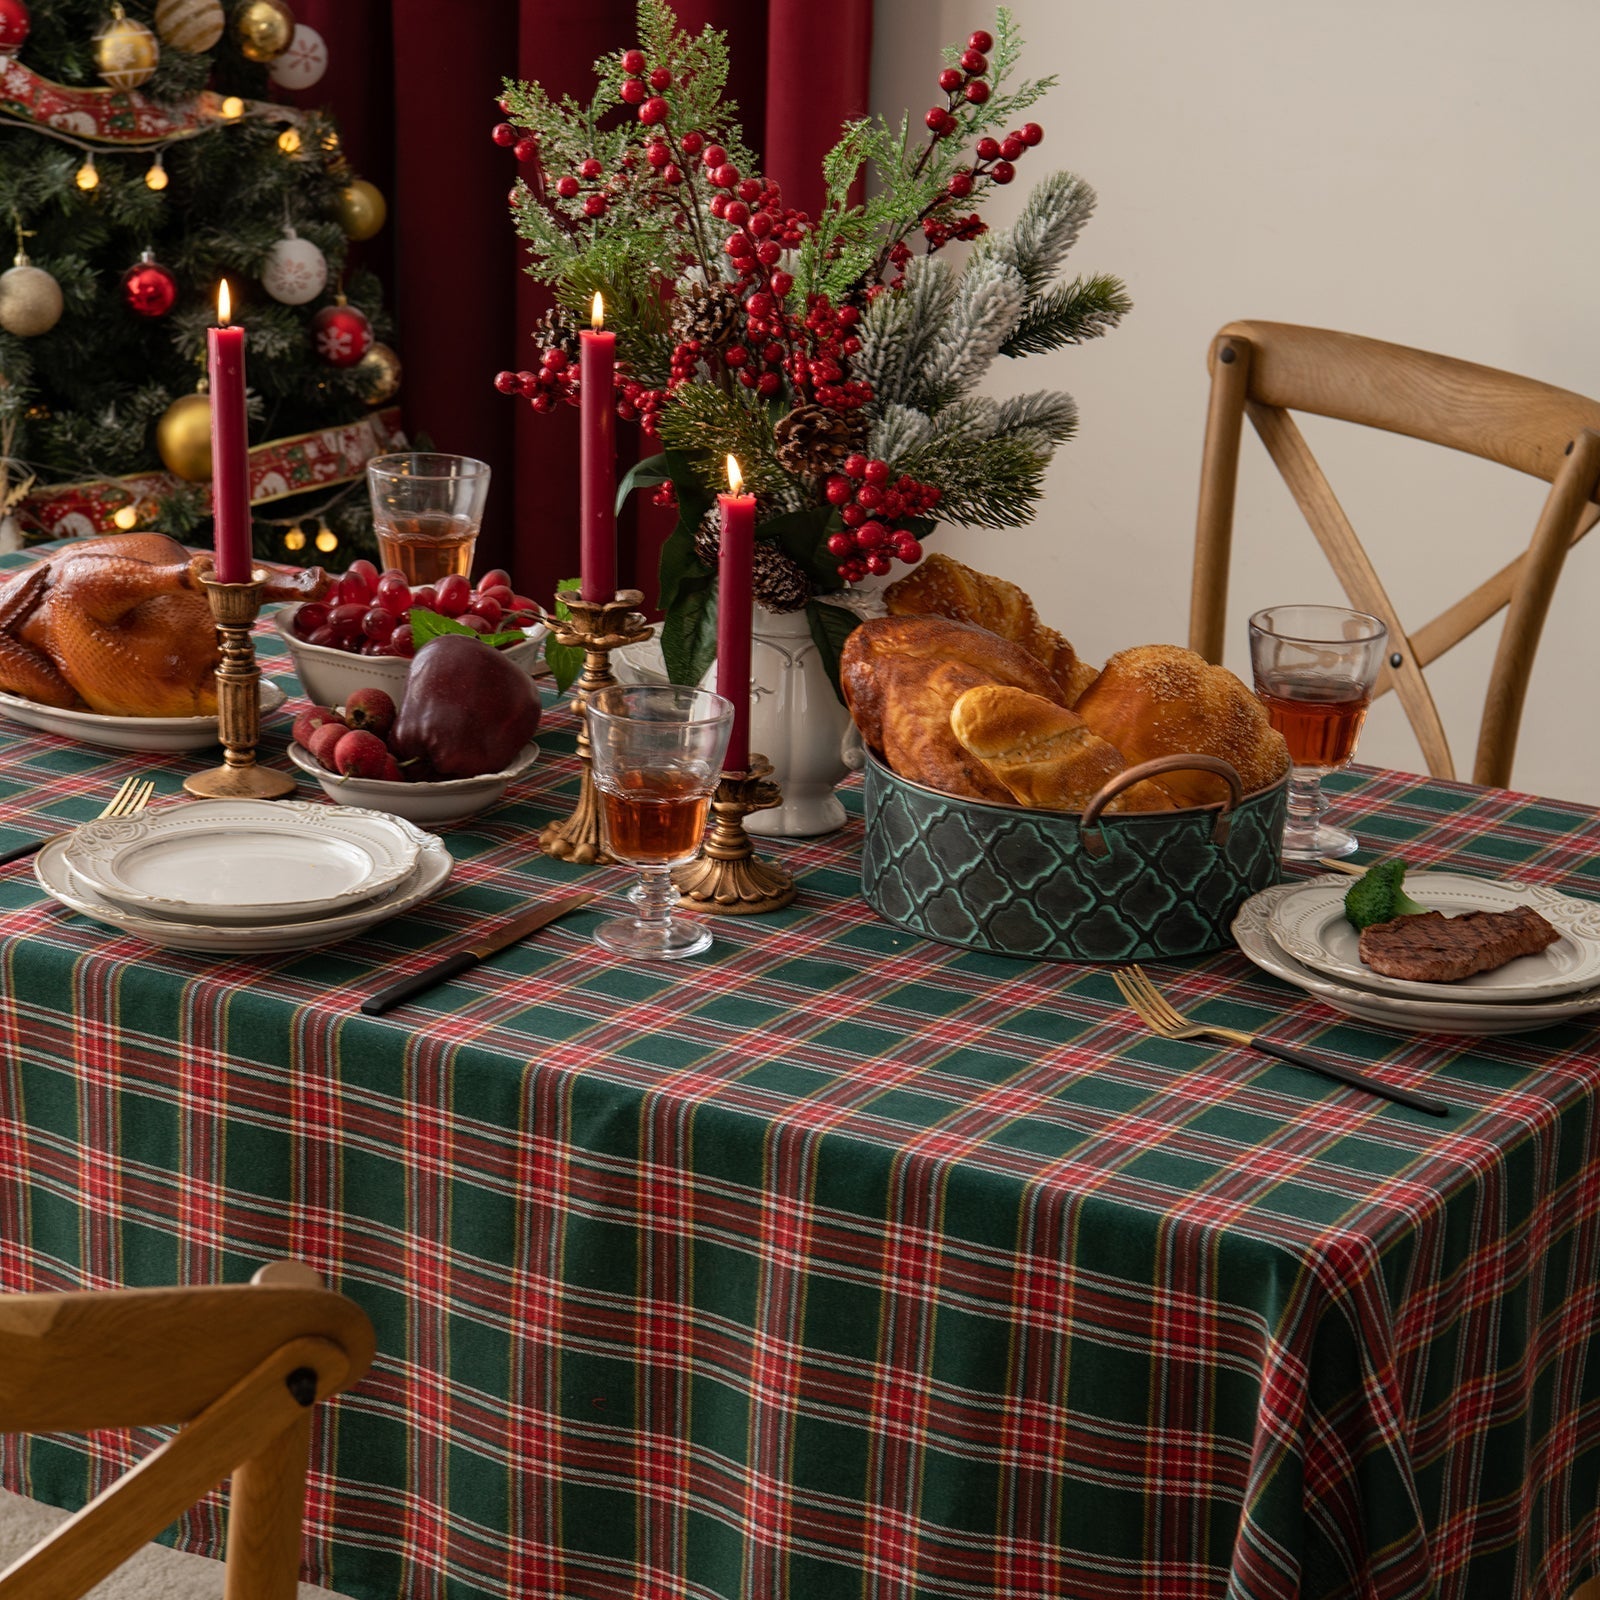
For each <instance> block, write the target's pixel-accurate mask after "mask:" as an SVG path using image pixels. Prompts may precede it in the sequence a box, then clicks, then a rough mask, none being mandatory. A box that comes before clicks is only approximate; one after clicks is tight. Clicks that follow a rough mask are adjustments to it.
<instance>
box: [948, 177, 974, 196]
mask: <svg viewBox="0 0 1600 1600" xmlns="http://www.w3.org/2000/svg"><path fill="white" fill-rule="evenodd" d="M945 189H946V190H947V191H948V192H949V193H950V194H953V195H954V196H955V197H956V199H957V200H965V199H966V197H967V196H968V195H969V194H971V193H972V174H971V173H970V172H952V173H951V174H950V181H949V183H947V184H946V185H945Z"/></svg>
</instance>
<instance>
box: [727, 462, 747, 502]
mask: <svg viewBox="0 0 1600 1600" xmlns="http://www.w3.org/2000/svg"><path fill="white" fill-rule="evenodd" d="M728 488H729V489H730V490H731V491H732V492H733V493H734V494H738V492H739V491H740V490H741V489H742V488H744V474H743V473H742V472H741V471H740V470H739V463H738V462H737V461H735V460H734V459H733V457H732V456H729V457H728Z"/></svg>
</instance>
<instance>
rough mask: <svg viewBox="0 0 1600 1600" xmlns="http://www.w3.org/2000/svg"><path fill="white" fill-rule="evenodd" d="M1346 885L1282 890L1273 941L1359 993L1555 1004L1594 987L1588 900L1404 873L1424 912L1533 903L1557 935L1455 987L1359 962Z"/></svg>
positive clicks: (1323, 881)
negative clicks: (1536, 949)
mask: <svg viewBox="0 0 1600 1600" xmlns="http://www.w3.org/2000/svg"><path fill="white" fill-rule="evenodd" d="M1351 882H1352V880H1351V879H1349V878H1347V877H1338V878H1316V879H1313V880H1311V881H1310V882H1307V883H1298V884H1291V885H1283V886H1282V887H1284V888H1286V889H1287V890H1288V891H1289V892H1288V893H1286V894H1283V895H1282V896H1280V897H1279V898H1278V899H1277V900H1275V901H1274V903H1273V908H1272V937H1273V938H1274V940H1276V941H1277V944H1278V946H1279V947H1280V948H1281V949H1282V950H1283V951H1284V953H1285V954H1286V955H1289V956H1292V957H1293V958H1294V959H1295V960H1296V961H1298V962H1299V963H1300V964H1301V965H1302V966H1306V967H1310V968H1311V969H1312V970H1313V971H1315V972H1320V973H1323V974H1324V975H1325V976H1327V977H1330V978H1337V979H1338V980H1339V981H1340V982H1342V983H1345V984H1348V985H1351V986H1352V987H1354V988H1357V989H1366V990H1370V991H1371V992H1373V993H1376V994H1386V995H1391V996H1395V997H1398V998H1402V999H1412V1000H1430V999H1431V1000H1439V1001H1443V1002H1445V1003H1447V1004H1457V1003H1466V1004H1474V1003H1479V1004H1481V1003H1486V1002H1492V1001H1525V1000H1553V999H1556V998H1557V997H1559V996H1561V995H1567V994H1576V993H1578V992H1579V991H1580V990H1584V989H1592V988H1594V987H1596V986H1597V985H1600V904H1597V903H1596V902H1594V901H1592V900H1575V899H1573V898H1572V897H1571V896H1570V895H1564V894H1561V893H1560V892H1559V891H1557V890H1555V889H1547V888H1545V887H1543V886H1542V885H1538V884H1527V883H1494V882H1491V881H1490V880H1489V879H1487V878H1472V877H1467V876H1466V875H1464V874H1462V873H1456V872H1419V873H1415V874H1411V875H1408V876H1407V878H1406V880H1405V889H1406V893H1407V894H1408V895H1410V896H1411V897H1412V899H1414V900H1415V901H1416V902H1417V903H1418V904H1419V905H1424V906H1426V907H1427V908H1428V909H1429V910H1430V911H1442V912H1443V913H1444V914H1445V915H1446V916H1458V915H1460V914H1461V913H1462V912H1465V911H1510V910H1514V909H1515V908H1516V907H1518V906H1531V907H1532V908H1533V909H1534V910H1535V911H1537V912H1538V913H1539V914H1540V915H1541V916H1543V917H1545V918H1546V919H1548V921H1549V922H1550V923H1551V925H1552V926H1553V927H1555V928H1556V929H1557V930H1558V931H1559V933H1560V934H1561V937H1560V938H1559V939H1557V940H1556V942H1555V943H1554V944H1553V945H1551V946H1550V947H1549V949H1547V950H1541V951H1540V952H1539V953H1538V954H1537V955H1532V956H1519V957H1518V958H1517V959H1516V960H1515V961H1510V962H1507V963H1506V965H1505V966H1503V967H1497V968H1496V969H1495V970H1494V971H1493V972H1476V973H1474V974H1473V975H1472V976H1471V977H1469V978H1461V979H1459V980H1458V981H1456V982H1454V983H1414V982H1411V981H1409V980H1407V979H1404V978H1390V977H1385V976H1384V974H1382V973H1381V972H1374V971H1373V970H1372V968H1371V967H1369V966H1367V965H1366V963H1365V962H1363V961H1362V959H1361V948H1360V946H1361V936H1360V935H1359V934H1358V933H1357V932H1356V930H1355V928H1353V927H1352V926H1351V925H1350V923H1349V922H1348V921H1347V920H1346V919H1345V914H1344V897H1345V895H1346V893H1347V892H1348V891H1349V888H1350V884H1351Z"/></svg>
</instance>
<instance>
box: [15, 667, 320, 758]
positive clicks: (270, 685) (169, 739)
mask: <svg viewBox="0 0 1600 1600" xmlns="http://www.w3.org/2000/svg"><path fill="white" fill-rule="evenodd" d="M287 699H288V696H287V695H286V694H285V693H284V692H283V690H282V689H280V688H279V687H278V686H277V684H275V683H274V682H273V681H272V679H271V678H263V679H262V680H261V709H262V710H263V711H276V710H277V709H278V707H279V706H281V705H282V704H283V702H284V701H285V700H287ZM0 717H6V718H8V719H9V720H10V721H12V722H20V723H22V724H23V725H24V726H26V727H29V728H39V729H41V730H42V731H43V732H45V733H58V734H60V735H61V737H62V738H63V739H76V740H77V741H78V743H79V744H96V745H100V746H101V747H102V748H104V749H106V750H134V751H138V752H140V753H142V754H144V755H167V754H170V753H172V752H175V751H179V750H204V749H206V748H207V747H208V746H210V745H214V744H220V743H221V742H222V735H221V734H220V733H218V732H217V719H216V718H215V717H214V716H211V717H108V716H106V715H104V714H103V713H101V712H99V711H61V710H59V709H57V708H56V707H55V706H42V705H40V704H39V703H38V701H36V700H24V699H23V698H22V697H21V695H15V694H5V693H3V692H0Z"/></svg>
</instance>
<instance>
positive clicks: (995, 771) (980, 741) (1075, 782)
mask: <svg viewBox="0 0 1600 1600" xmlns="http://www.w3.org/2000/svg"><path fill="white" fill-rule="evenodd" d="M950 728H951V731H952V732H953V733H954V734H955V736H956V738H957V739H959V740H960V741H961V745H962V747H963V748H964V749H965V750H966V751H967V753H968V754H969V755H971V756H975V757H976V758H977V759H978V761H980V762H981V763H982V764H983V766H984V768H985V770H986V771H987V772H988V773H989V775H990V776H991V777H993V778H996V779H998V780H999V782H1000V783H1002V784H1004V785H1005V787H1006V789H1007V791H1008V792H1009V793H1010V794H1011V795H1012V796H1013V797H1014V798H1015V799H1016V800H1017V802H1018V803H1019V804H1021V805H1025V806H1033V807H1036V808H1038V809H1040V810H1045V811H1082V810H1083V808H1084V807H1085V806H1086V805H1088V803H1089V802H1090V801H1091V800H1092V799H1093V798H1094V797H1095V795H1096V794H1098V793H1099V791H1100V790H1101V789H1103V788H1104V787H1105V786H1106V784H1108V783H1109V782H1110V781H1111V780H1112V779H1113V778H1114V777H1116V775H1117V774H1118V773H1119V772H1123V771H1126V769H1127V762H1125V761H1124V760H1123V759H1122V754H1121V752H1120V751H1119V750H1118V749H1117V748H1116V746H1115V745H1111V744H1107V743H1106V741H1105V740H1104V739H1102V738H1101V737H1100V736H1099V734H1097V733H1095V732H1094V730H1093V729H1092V728H1090V726H1089V724H1088V723H1087V722H1085V721H1084V720H1083V718H1082V717H1080V716H1077V715H1076V714H1075V713H1073V712H1071V711H1068V710H1067V709H1066V708H1065V707H1063V706H1057V705H1052V704H1051V703H1050V702H1049V701H1048V700H1041V699H1040V698H1039V696H1038V695H1034V694H1029V693H1028V692H1027V691H1026V690H1025V689H1012V688H1008V687H1006V686H1005V685H1003V684H988V685H984V686H981V687H978V688H973V689H968V690H967V692H966V693H965V694H964V695H962V696H961V698H960V699H959V700H957V701H956V703H955V705H954V706H953V707H951V710H950ZM1174 805H1175V802H1174V800H1173V798H1172V796H1171V795H1170V794H1169V793H1168V792H1167V791H1166V790H1165V789H1163V788H1162V786H1161V785H1160V784H1159V783H1155V782H1152V781H1150V780H1149V779H1146V780H1145V781H1144V782H1142V783H1136V784H1134V785H1133V786H1132V788H1130V789H1127V790H1124V792H1123V793H1122V794H1120V795H1118V796H1117V797H1116V798H1115V799H1114V800H1112V801H1111V803H1110V804H1109V805H1108V806H1107V807H1106V810H1107V811H1171V810H1172V809H1173V808H1174Z"/></svg>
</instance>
